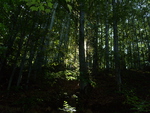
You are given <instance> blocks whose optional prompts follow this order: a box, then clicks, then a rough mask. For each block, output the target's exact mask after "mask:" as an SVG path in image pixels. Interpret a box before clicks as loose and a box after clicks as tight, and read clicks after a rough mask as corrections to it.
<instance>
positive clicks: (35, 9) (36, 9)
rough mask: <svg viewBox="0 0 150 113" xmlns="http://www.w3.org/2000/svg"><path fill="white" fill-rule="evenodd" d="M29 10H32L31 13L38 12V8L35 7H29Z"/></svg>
mask: <svg viewBox="0 0 150 113" xmlns="http://www.w3.org/2000/svg"><path fill="white" fill-rule="evenodd" d="M30 9H31V10H32V11H38V9H39V8H38V7H35V6H32V7H30Z"/></svg>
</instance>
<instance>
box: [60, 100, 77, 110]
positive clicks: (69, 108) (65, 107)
mask: <svg viewBox="0 0 150 113" xmlns="http://www.w3.org/2000/svg"><path fill="white" fill-rule="evenodd" d="M60 110H62V111H65V112H67V113H74V112H76V109H75V107H72V106H70V105H69V104H68V102H67V101H64V105H63V108H62V109H61V108H60Z"/></svg>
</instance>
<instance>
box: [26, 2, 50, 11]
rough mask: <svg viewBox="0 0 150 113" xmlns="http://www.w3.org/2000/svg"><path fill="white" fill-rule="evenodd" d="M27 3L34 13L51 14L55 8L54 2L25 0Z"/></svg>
mask: <svg viewBox="0 0 150 113" xmlns="http://www.w3.org/2000/svg"><path fill="white" fill-rule="evenodd" d="M25 1H26V2H27V3H26V5H27V6H29V7H30V9H31V10H32V11H45V12H46V13H49V12H50V11H51V10H50V9H51V8H52V6H53V4H52V0H46V1H44V2H43V1H42V0H25Z"/></svg>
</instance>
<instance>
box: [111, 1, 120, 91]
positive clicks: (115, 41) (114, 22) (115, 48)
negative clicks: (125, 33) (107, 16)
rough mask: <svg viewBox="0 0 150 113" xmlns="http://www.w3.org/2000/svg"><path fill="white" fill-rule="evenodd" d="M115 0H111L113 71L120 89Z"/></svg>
mask: <svg viewBox="0 0 150 113" xmlns="http://www.w3.org/2000/svg"><path fill="white" fill-rule="evenodd" d="M116 5H117V4H116V2H115V0H113V32H114V58H115V73H116V79H117V83H118V87H119V90H121V75H120V59H119V49H118V27H117V15H116V14H117V12H116V11H117V10H116Z"/></svg>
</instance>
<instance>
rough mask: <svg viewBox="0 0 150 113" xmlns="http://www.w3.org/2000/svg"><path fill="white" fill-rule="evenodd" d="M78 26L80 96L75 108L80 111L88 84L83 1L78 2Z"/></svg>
mask: <svg viewBox="0 0 150 113" xmlns="http://www.w3.org/2000/svg"><path fill="white" fill-rule="evenodd" d="M79 23H80V28H79V66H80V69H79V71H80V83H79V85H80V96H79V102H78V106H77V110H78V111H79V112H82V110H83V109H84V102H83V100H84V96H85V92H84V89H85V87H86V85H87V84H88V76H87V70H86V62H85V48H84V1H81V2H80V20H79Z"/></svg>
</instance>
